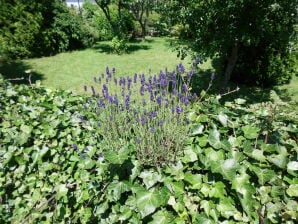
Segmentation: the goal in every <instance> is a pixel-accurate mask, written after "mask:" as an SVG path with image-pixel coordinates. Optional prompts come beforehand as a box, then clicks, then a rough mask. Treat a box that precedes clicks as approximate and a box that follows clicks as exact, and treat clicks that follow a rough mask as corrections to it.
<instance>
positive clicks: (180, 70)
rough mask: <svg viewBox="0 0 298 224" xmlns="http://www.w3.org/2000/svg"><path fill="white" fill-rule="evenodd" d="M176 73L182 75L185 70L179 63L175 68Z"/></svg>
mask: <svg viewBox="0 0 298 224" xmlns="http://www.w3.org/2000/svg"><path fill="white" fill-rule="evenodd" d="M177 71H178V72H180V73H184V71H185V68H184V66H183V65H182V63H180V64H179V65H178V66H177Z"/></svg>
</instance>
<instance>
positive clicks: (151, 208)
mask: <svg viewBox="0 0 298 224" xmlns="http://www.w3.org/2000/svg"><path fill="white" fill-rule="evenodd" d="M161 201H162V198H161V196H160V194H159V193H158V191H157V190H156V189H154V190H152V191H148V190H145V189H139V190H138V191H137V192H136V201H135V203H136V206H137V208H138V211H139V212H140V214H141V216H142V218H144V217H146V216H148V215H150V214H152V213H153V212H155V210H156V209H157V208H158V207H159V206H160V205H161Z"/></svg>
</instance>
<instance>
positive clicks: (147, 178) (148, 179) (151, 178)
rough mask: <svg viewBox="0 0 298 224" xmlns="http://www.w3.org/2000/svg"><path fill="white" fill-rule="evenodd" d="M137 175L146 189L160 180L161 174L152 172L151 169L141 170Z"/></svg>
mask: <svg viewBox="0 0 298 224" xmlns="http://www.w3.org/2000/svg"><path fill="white" fill-rule="evenodd" d="M139 177H140V178H142V179H143V182H144V184H145V185H146V188H147V189H149V188H151V187H152V186H153V185H154V184H156V183H157V182H162V176H161V175H160V174H159V173H157V172H153V171H151V170H150V171H143V172H142V173H141V174H140V175H139Z"/></svg>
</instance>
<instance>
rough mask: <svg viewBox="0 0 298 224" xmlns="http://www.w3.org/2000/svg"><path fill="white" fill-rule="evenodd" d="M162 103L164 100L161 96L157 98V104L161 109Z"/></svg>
mask: <svg viewBox="0 0 298 224" xmlns="http://www.w3.org/2000/svg"><path fill="white" fill-rule="evenodd" d="M161 101H162V98H161V97H160V96H159V97H157V99H156V102H157V104H158V106H159V107H161Z"/></svg>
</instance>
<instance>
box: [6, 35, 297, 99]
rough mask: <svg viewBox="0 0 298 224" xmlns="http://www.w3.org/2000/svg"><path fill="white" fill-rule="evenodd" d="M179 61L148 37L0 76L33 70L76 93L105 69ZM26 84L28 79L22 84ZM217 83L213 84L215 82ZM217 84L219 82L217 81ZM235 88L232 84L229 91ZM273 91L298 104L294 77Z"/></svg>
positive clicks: (250, 93) (201, 84)
mask: <svg viewBox="0 0 298 224" xmlns="http://www.w3.org/2000/svg"><path fill="white" fill-rule="evenodd" d="M180 62H182V63H183V64H184V65H185V66H187V65H188V64H189V63H190V58H186V59H185V60H184V61H181V60H180V59H179V58H177V55H176V52H174V51H173V50H172V49H171V48H170V43H169V40H168V39H166V38H150V37H148V38H147V40H146V41H145V42H138V41H136V42H133V43H129V48H128V54H124V55H116V54H112V53H111V47H110V43H109V42H98V43H97V44H96V45H95V46H94V47H93V48H89V49H85V50H80V51H73V52H67V53H61V54H57V55H55V56H52V57H43V58H35V59H27V60H22V61H18V62H14V63H11V64H5V65H1V64H0V74H2V75H4V77H5V78H16V77H24V76H28V74H25V71H26V70H28V69H30V70H31V71H32V79H33V80H41V82H42V84H43V85H44V86H47V87H49V88H61V89H70V90H72V91H74V92H76V93H82V92H83V86H84V85H85V84H86V85H91V84H94V81H93V77H95V76H96V77H99V76H100V75H101V73H103V72H105V69H106V67H107V66H108V67H109V68H110V69H112V68H113V67H115V68H116V74H117V75H118V76H119V77H120V76H133V75H134V74H135V73H138V74H142V73H144V74H145V75H146V74H149V70H150V71H151V74H155V73H158V72H159V71H160V70H164V69H165V68H166V67H168V68H169V70H172V69H174V68H175V66H176V65H177V64H178V63H180ZM213 62H214V61H211V60H208V61H207V62H205V63H204V64H201V65H200V68H201V69H202V70H203V71H202V73H201V75H200V77H198V79H197V84H196V85H197V86H198V92H199V91H200V90H201V89H206V88H207V86H208V82H209V79H210V78H209V77H210V74H211V72H213V71H215V69H214V68H216V67H217V66H216V64H214V63H213ZM24 82H25V83H28V81H27V80H25V81H24ZM215 83H216V82H215ZM218 83H219V82H218ZM234 88H236V85H233V84H231V89H234ZM219 89H220V87H219V86H217V85H214V88H213V91H211V92H213V93H218V91H219ZM273 89H274V91H275V92H276V93H277V94H278V95H279V96H280V97H281V99H282V100H284V101H287V102H290V103H293V104H294V105H298V76H293V79H292V81H291V83H290V84H287V85H283V86H279V87H274V88H273ZM271 96H272V89H263V88H251V87H246V86H240V91H239V92H237V93H234V94H232V95H229V96H227V97H225V99H226V100H231V99H233V98H238V97H241V98H246V99H247V100H248V102H249V103H255V102H262V101H268V100H270V99H271Z"/></svg>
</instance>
